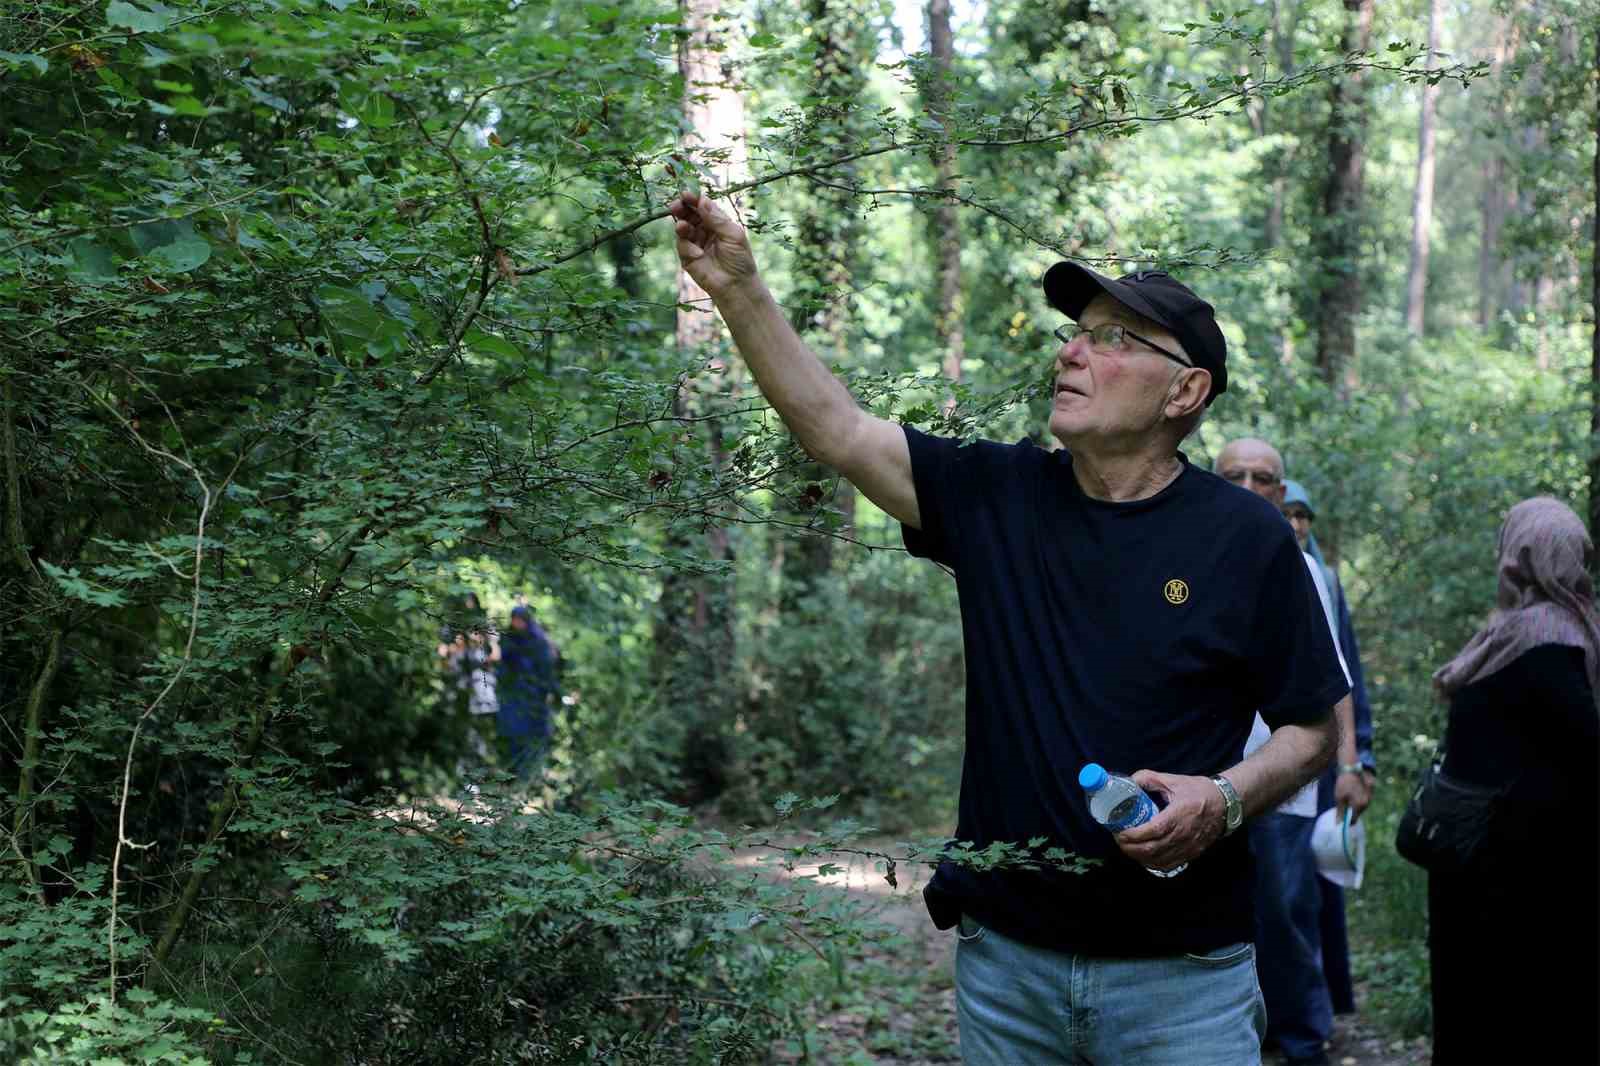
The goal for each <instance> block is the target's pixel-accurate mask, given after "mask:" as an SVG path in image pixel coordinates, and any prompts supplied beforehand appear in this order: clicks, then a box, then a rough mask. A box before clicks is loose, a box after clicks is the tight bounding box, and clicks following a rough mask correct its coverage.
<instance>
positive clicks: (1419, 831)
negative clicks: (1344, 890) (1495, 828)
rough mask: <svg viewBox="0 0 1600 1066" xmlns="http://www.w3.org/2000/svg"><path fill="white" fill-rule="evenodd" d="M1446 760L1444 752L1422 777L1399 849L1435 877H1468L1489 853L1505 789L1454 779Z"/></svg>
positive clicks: (1406, 813)
mask: <svg viewBox="0 0 1600 1066" xmlns="http://www.w3.org/2000/svg"><path fill="white" fill-rule="evenodd" d="M1444 761H1445V755H1444V752H1443V751H1441V752H1440V753H1439V755H1438V756H1437V757H1436V758H1435V759H1434V760H1433V761H1432V762H1430V763H1429V764H1428V765H1427V766H1426V767H1425V768H1424V769H1423V771H1422V776H1420V777H1419V778H1418V779H1417V787H1416V788H1415V789H1414V790H1413V791H1412V793H1411V801H1410V802H1409V803H1407V804H1406V809H1405V811H1404V813H1402V814H1401V815H1400V828H1399V829H1398V830H1397V831H1396V832H1395V837H1394V848H1395V850H1396V851H1398V852H1399V853H1400V854H1401V855H1402V856H1403V857H1404V858H1406V859H1408V860H1410V861H1411V862H1414V863H1416V864H1417V865H1418V866H1421V867H1422V868H1423V869H1425V870H1427V871H1429V872H1430V873H1438V874H1452V873H1465V872H1466V871H1467V870H1469V869H1471V868H1472V866H1473V865H1474V864H1475V863H1476V862H1477V861H1478V860H1479V859H1480V858H1481V857H1482V855H1483V850H1484V842H1485V841H1487V840H1488V838H1489V827H1490V824H1491V823H1492V822H1493V820H1494V813H1495V808H1496V807H1497V806H1498V805H1499V801H1500V797H1501V796H1503V795H1504V794H1505V789H1504V788H1497V787H1492V786H1489V785H1474V784H1470V783H1468V782H1466V781H1462V780H1459V779H1458V778H1454V777H1451V776H1450V775H1449V774H1447V773H1445V772H1444Z"/></svg>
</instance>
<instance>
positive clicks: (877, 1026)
mask: <svg viewBox="0 0 1600 1066" xmlns="http://www.w3.org/2000/svg"><path fill="white" fill-rule="evenodd" d="M858 846H859V847H861V848H862V850H865V851H879V852H887V853H889V854H896V853H898V852H899V851H900V849H899V848H897V847H896V846H895V842H894V841H893V840H891V839H875V840H867V841H861V842H858ZM847 858H848V859H849V860H850V861H848V862H846V861H845V860H846V859H847ZM736 861H739V860H736ZM830 861H832V862H834V863H835V864H836V865H838V866H841V867H843V869H841V870H840V872H838V873H837V874H834V875H832V876H830V877H826V878H820V877H819V878H816V879H815V880H816V883H817V884H819V885H826V886H828V887H830V888H833V889H836V890H837V891H839V892H841V893H847V894H848V895H849V896H850V898H851V899H852V900H853V901H854V902H856V903H857V904H858V905H859V906H860V907H861V908H862V911H863V913H864V914H865V915H866V916H868V917H870V918H872V919H875V920H876V921H878V922H881V923H883V924H884V925H887V926H890V927H892V928H893V929H894V930H895V931H896V932H897V933H898V934H899V935H898V936H897V937H895V938H893V939H891V940H888V941H885V942H883V943H867V944H863V945H862V947H861V948H860V949H858V950H856V951H855V952H853V953H852V954H850V955H849V956H848V958H847V959H846V960H845V963H844V968H845V971H846V976H845V979H844V980H843V981H842V982H841V983H840V985H839V987H838V988H837V989H835V990H834V991H833V992H832V993H831V994H828V995H825V996H823V997H821V998H819V1000H818V1002H817V1004H816V1005H815V1006H814V1007H813V1009H812V1010H811V1012H810V1016H809V1018H808V1019H807V1021H808V1025H809V1032H808V1034H807V1037H806V1047H805V1048H802V1047H801V1046H800V1042H799V1041H798V1040H791V1041H789V1042H787V1043H786V1044H781V1045H780V1046H778V1047H776V1048H775V1049H774V1052H775V1057H774V1059H773V1061H775V1062H782V1063H798V1062H811V1063H818V1064H826V1066H891V1064H892V1066H935V1064H957V1063H960V1061H961V1056H960V1051H959V1043H958V1036H957V1030H956V1004H955V953H954V951H953V947H952V944H951V941H950V934H949V933H948V932H940V931H939V930H937V929H935V928H934V927H933V923H932V922H930V921H929V920H928V915H927V911H926V910H925V909H924V908H923V905H922V888H923V886H924V885H925V884H926V883H927V880H928V877H929V876H930V874H931V871H930V870H929V869H927V868H926V867H921V866H913V865H909V864H904V863H902V864H900V865H899V867H898V869H897V871H896V872H897V880H898V882H899V884H898V887H891V886H890V885H889V884H888V882H887V881H885V880H884V876H883V874H882V872H881V869H880V868H879V866H880V865H881V864H879V863H875V862H874V860H872V859H868V858H862V857H859V856H837V857H834V858H832V859H831V860H830ZM749 862H750V864H752V865H755V864H756V863H757V860H756V859H755V858H753V857H752V858H751V859H749ZM769 869H773V870H774V872H775V873H777V874H778V875H779V876H783V874H782V871H779V870H776V868H775V867H769ZM814 872H815V868H814V867H813V868H806V867H801V868H798V869H796V870H795V871H793V873H792V874H790V875H788V876H804V875H808V874H812V873H814ZM1373 994H1374V992H1373V990H1372V989H1371V988H1369V987H1367V986H1365V985H1363V986H1360V987H1358V988H1357V990H1356V995H1357V1000H1358V1001H1359V1002H1365V1001H1366V1000H1367V999H1368V998H1369V997H1370V996H1372V995H1373ZM1263 1061H1264V1066H1279V1064H1281V1062H1282V1060H1281V1059H1280V1058H1278V1057H1277V1056H1275V1055H1272V1054H1268V1055H1267V1056H1266V1057H1265V1059H1264V1060H1263ZM1329 1061H1330V1062H1332V1063H1334V1064H1335V1066H1427V1063H1428V1061H1429V1055H1428V1051H1427V1047H1426V1045H1425V1043H1424V1044H1421V1045H1419V1044H1418V1043H1417V1042H1414V1041H1400V1040H1396V1039H1394V1038H1392V1037H1389V1036H1387V1035H1386V1034H1384V1033H1383V1032H1381V1031H1379V1030H1378V1029H1377V1028H1376V1026H1374V1025H1373V1024H1372V1023H1371V1022H1368V1021H1366V1020H1365V1019H1363V1018H1362V1017H1361V1016H1360V1015H1355V1016H1347V1017H1342V1018H1339V1019H1338V1020H1337V1022H1336V1024H1335V1028H1334V1034H1333V1039H1332V1041H1331V1043H1330V1046H1329Z"/></svg>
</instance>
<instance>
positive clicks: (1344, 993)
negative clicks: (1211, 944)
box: [1283, 478, 1378, 1014]
mask: <svg viewBox="0 0 1600 1066" xmlns="http://www.w3.org/2000/svg"><path fill="white" fill-rule="evenodd" d="M1283 516H1284V517H1285V518H1287V519H1288V520H1289V525H1290V526H1292V527H1293V528H1294V536H1295V540H1297V541H1299V542H1300V550H1301V551H1303V552H1306V553H1308V554H1309V555H1311V556H1312V557H1313V558H1314V559H1316V561H1317V564H1318V565H1319V566H1321V567H1322V572H1323V574H1324V576H1325V577H1326V578H1327V583H1328V588H1329V589H1331V590H1332V592H1333V602H1334V610H1335V613H1336V614H1337V616H1338V623H1339V626H1338V637H1339V647H1340V649H1341V650H1342V651H1343V652H1344V662H1345V666H1346V667H1347V668H1348V669H1349V674H1350V699H1351V702H1352V703H1353V704H1354V706H1355V712H1356V714H1355V717H1356V761H1357V762H1359V763H1360V764H1361V777H1362V781H1363V782H1364V783H1365V785H1366V791H1367V796H1368V798H1369V799H1370V798H1371V796H1372V794H1373V792H1374V791H1375V790H1376V788H1377V784H1378V762H1377V760H1376V759H1375V758H1374V757H1373V754H1372V703H1371V701H1370V700H1368V699H1367V679H1366V670H1365V668H1364V667H1362V665H1361V645H1360V643H1359V642H1358V641H1357V640H1356V629H1355V622H1354V620H1353V619H1352V618H1351V615H1350V603H1349V601H1348V600H1347V599H1346V598H1345V594H1344V586H1343V585H1342V584H1341V583H1340V581H1339V572H1338V571H1337V570H1335V569H1334V568H1333V567H1332V566H1330V565H1329V564H1328V562H1327V560H1325V559H1324V558H1323V557H1322V552H1321V551H1320V550H1319V549H1318V547H1317V537H1316V534H1315V532H1313V530H1312V526H1313V525H1314V524H1315V522H1316V520H1317V512H1316V508H1314V507H1313V506H1312V505H1311V496H1310V494H1309V493H1307V492H1306V490H1305V487H1304V486H1302V485H1301V484H1300V483H1299V482H1298V481H1293V480H1290V479H1287V478H1286V479H1284V482H1283ZM1347 772H1349V771H1347ZM1340 776H1341V775H1340V769H1339V767H1338V766H1330V767H1328V769H1327V770H1326V771H1324V772H1323V775H1322V780H1320V781H1318V782H1317V813H1318V814H1321V813H1322V812H1323V811H1325V810H1327V809H1328V808H1330V807H1332V806H1334V792H1335V789H1336V788H1337V786H1338V781H1339V777H1340ZM1317 887H1318V889H1319V891H1320V893H1321V896H1322V910H1321V913H1320V916H1319V918H1320V923H1319V924H1320V925H1321V927H1322V975H1323V977H1324V978H1326V980H1327V982H1328V994H1329V996H1330V997H1331V998H1332V1000H1333V1013H1334V1014H1353V1013H1355V1009H1356V991H1355V981H1354V980H1353V979H1352V978H1351V975H1350V935H1349V931H1348V928H1347V927H1346V925H1345V913H1344V889H1343V888H1342V887H1341V886H1339V885H1336V884H1334V883H1333V882H1332V881H1330V880H1328V879H1327V878H1326V877H1318V878H1317Z"/></svg>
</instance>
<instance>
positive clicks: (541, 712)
mask: <svg viewBox="0 0 1600 1066" xmlns="http://www.w3.org/2000/svg"><path fill="white" fill-rule="evenodd" d="M559 659H560V653H559V651H558V650H557V649H556V646H555V643H554V642H553V641H551V639H550V635H549V634H548V633H546V632H545V630H544V627H543V626H541V625H540V624H539V623H538V622H537V621H535V620H534V617H533V611H532V610H531V609H530V608H528V607H527V606H522V605H519V606H517V607H515V608H513V609H512V611H511V627H510V629H508V630H507V631H506V632H505V633H504V634H502V636H501V638H500V661H499V663H498V664H497V669H496V673H497V675H498V676H497V681H498V686H497V687H498V695H499V699H500V705H499V708H498V709H497V710H496V712H495V725H496V727H497V728H498V731H499V733H500V738H501V741H502V742H503V743H504V744H505V746H506V748H507V750H508V752H509V754H510V762H511V772H512V773H513V774H515V775H516V777H517V779H518V780H520V781H527V780H529V779H531V778H532V777H533V776H534V775H535V774H536V773H538V772H539V770H540V769H541V768H542V767H543V765H544V759H545V756H546V755H548V754H549V751H550V740H551V737H552V735H553V728H552V721H551V719H552V716H553V715H554V713H555V711H556V710H558V709H559V708H560V706H561V683H560V678H559V674H558V665H559Z"/></svg>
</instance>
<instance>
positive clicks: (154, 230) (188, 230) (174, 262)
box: [132, 219, 211, 274]
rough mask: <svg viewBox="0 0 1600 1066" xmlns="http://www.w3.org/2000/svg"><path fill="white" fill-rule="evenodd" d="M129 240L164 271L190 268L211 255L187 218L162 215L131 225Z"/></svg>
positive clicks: (205, 242) (171, 272)
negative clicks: (164, 217) (164, 216)
mask: <svg viewBox="0 0 1600 1066" xmlns="http://www.w3.org/2000/svg"><path fill="white" fill-rule="evenodd" d="M132 237H133V243H134V246H135V247H136V248H138V249H139V252H140V254H141V255H143V256H144V257H145V258H146V259H147V260H149V261H150V263H151V264H152V265H153V266H154V268H155V269H156V270H158V271H160V272H161V273H164V274H181V273H183V272H184V271H188V270H193V269H194V268H195V267H198V266H200V265H201V264H202V263H204V262H205V261H206V260H207V259H210V258H211V245H210V244H209V243H208V242H207V241H206V239H205V238H204V237H202V236H200V235H199V234H198V233H196V232H195V229H194V223H193V222H190V221H189V220H188V219H162V220H161V221H159V222H147V223H145V224H144V225H142V226H135V227H133V232H132Z"/></svg>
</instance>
